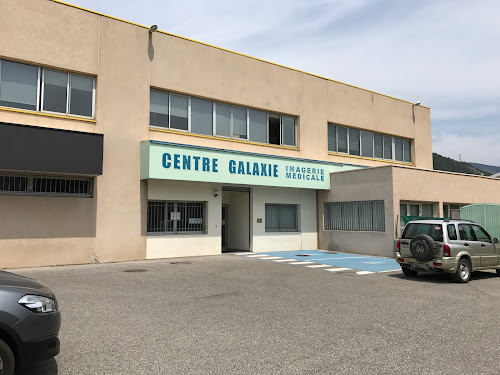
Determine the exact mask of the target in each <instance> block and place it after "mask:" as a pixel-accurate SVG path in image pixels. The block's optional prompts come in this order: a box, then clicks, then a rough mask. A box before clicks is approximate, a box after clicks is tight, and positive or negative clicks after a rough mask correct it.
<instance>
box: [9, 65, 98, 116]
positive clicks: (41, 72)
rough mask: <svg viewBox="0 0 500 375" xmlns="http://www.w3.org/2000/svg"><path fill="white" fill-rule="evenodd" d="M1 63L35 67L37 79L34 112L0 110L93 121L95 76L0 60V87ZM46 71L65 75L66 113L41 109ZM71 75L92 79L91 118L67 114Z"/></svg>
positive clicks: (29, 110)
mask: <svg viewBox="0 0 500 375" xmlns="http://www.w3.org/2000/svg"><path fill="white" fill-rule="evenodd" d="M2 61H8V62H13V63H17V64H22V65H28V66H32V67H35V68H37V69H38V77H37V89H36V109H35V110H31V109H22V108H17V107H9V106H0V108H13V109H16V110H21V111H28V112H33V113H42V114H49V115H58V116H66V117H75V118H81V119H88V120H94V119H95V101H96V77H95V76H93V75H89V74H82V73H72V72H70V71H66V70H62V69H57V68H49V67H42V66H39V65H34V64H26V63H23V62H18V61H12V60H6V59H0V85H1V82H2V75H1V74H2ZM47 70H50V71H53V72H57V73H64V74H66V112H54V111H47V110H44V109H43V103H44V99H45V71H47ZM71 75H75V76H82V77H88V78H91V79H92V116H82V115H76V114H72V113H70V112H69V109H70V101H71V89H70V76H71Z"/></svg>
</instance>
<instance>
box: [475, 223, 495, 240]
mask: <svg viewBox="0 0 500 375" xmlns="http://www.w3.org/2000/svg"><path fill="white" fill-rule="evenodd" d="M472 230H473V231H474V235H475V237H476V241H481V242H489V243H491V237H490V236H489V234H488V233H486V231H485V230H484V229H483V228H481V227H480V226H479V225H472Z"/></svg>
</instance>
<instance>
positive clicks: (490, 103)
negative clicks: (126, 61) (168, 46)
mask: <svg viewBox="0 0 500 375" xmlns="http://www.w3.org/2000/svg"><path fill="white" fill-rule="evenodd" d="M70 2H71V3H72V4H75V5H79V6H82V7H85V8H89V9H92V10H95V11H98V12H102V13H106V14H109V15H112V16H115V17H118V18H123V19H126V20H129V21H133V22H136V23H140V24H143V25H152V24H157V25H158V27H159V29H160V30H163V31H167V32H170V33H173V34H178V35H182V36H185V37H188V38H192V39H196V40H199V41H202V42H205V43H209V44H214V45H216V46H219V47H223V48H227V49H230V50H234V51H237V52H241V53H244V54H248V55H251V56H255V57H258V58H262V59H265V60H269V61H272V62H275V63H279V64H282V65H285V66H289V67H292V68H296V69H300V70H304V71H307V72H310V73H314V74H318V75H321V76H324V77H328V78H331V79H334V80H338V81H342V82H346V83H349V84H352V85H356V86H360V87H363V88H366V89H369V90H373V91H377V92H381V93H383V94H387V95H390V96H395V97H398V98H401V99H405V100H408V101H415V102H416V101H421V102H422V104H423V105H426V106H429V107H431V116H432V135H433V136H432V138H433V150H434V152H438V153H440V154H442V155H445V156H448V157H451V158H454V159H457V160H458V158H459V154H461V158H462V160H464V161H471V162H478V163H484V164H492V165H500V73H499V68H500V47H499V46H500V42H499V41H500V22H499V21H498V16H499V15H500V1H498V0H479V1H465V0H434V1H431V0H420V1H409V0H287V1H285V0H266V1H262V0H231V1H229V0H211V1H208V0H205V1H203V0H186V1H183V2H179V1H175V2H174V1H165V0H142V1H140V2H139V1H132V0H106V1H102V0H72V1H70Z"/></svg>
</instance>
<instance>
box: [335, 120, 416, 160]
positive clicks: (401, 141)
mask: <svg viewBox="0 0 500 375" xmlns="http://www.w3.org/2000/svg"><path fill="white" fill-rule="evenodd" d="M328 151H330V152H337V153H342V154H349V155H355V156H364V157H368V158H377V159H386V160H394V161H401V162H404V163H411V162H412V153H411V141H410V140H409V139H406V138H400V137H395V136H392V135H386V134H380V133H375V132H371V131H366V130H360V129H356V128H348V127H346V126H340V125H334V124H328Z"/></svg>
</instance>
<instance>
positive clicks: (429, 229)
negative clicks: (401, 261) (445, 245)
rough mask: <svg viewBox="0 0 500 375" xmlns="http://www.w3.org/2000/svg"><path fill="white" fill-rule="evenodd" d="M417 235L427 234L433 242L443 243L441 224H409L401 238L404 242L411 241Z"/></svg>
mask: <svg viewBox="0 0 500 375" xmlns="http://www.w3.org/2000/svg"><path fill="white" fill-rule="evenodd" d="M419 234H427V235H428V236H431V237H432V238H433V239H434V241H438V242H443V226H442V225H441V224H428V223H425V224H424V223H409V224H408V225H407V226H406V228H405V230H404V232H403V235H402V236H401V238H402V239H404V240H411V239H412V238H413V237H415V236H417V235H419Z"/></svg>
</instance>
